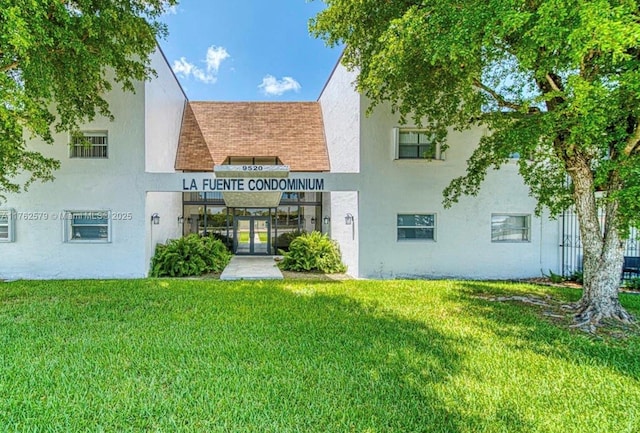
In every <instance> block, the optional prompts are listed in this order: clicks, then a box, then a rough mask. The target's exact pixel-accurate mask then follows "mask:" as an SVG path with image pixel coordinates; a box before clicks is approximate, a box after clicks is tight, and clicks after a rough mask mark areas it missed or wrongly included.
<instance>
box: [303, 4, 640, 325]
mask: <svg viewBox="0 0 640 433" xmlns="http://www.w3.org/2000/svg"><path fill="white" fill-rule="evenodd" d="M325 3H326V4H327V8H325V9H324V10H323V11H322V12H320V13H319V14H318V15H317V16H316V17H315V18H314V19H312V20H311V23H310V28H311V32H312V34H314V35H315V36H317V37H321V38H323V39H325V40H326V41H327V43H328V44H330V45H336V44H345V51H344V55H343V58H342V63H343V64H344V65H345V66H346V67H347V68H349V69H352V70H357V72H358V77H357V82H356V83H357V88H358V90H359V91H360V92H361V93H363V94H364V95H365V96H366V97H367V99H368V101H370V103H371V104H370V108H369V111H371V110H373V109H375V107H377V106H378V105H380V104H382V103H384V102H388V103H389V104H390V106H391V107H392V109H393V110H394V111H395V112H398V113H399V115H400V120H401V122H407V121H408V119H411V120H413V122H414V123H415V124H416V125H421V126H423V127H425V128H426V129H427V130H428V132H430V133H431V134H432V135H434V136H435V137H436V139H437V141H438V142H439V143H440V144H441V145H444V146H446V137H447V134H448V132H449V131H450V130H451V129H452V128H453V129H454V130H456V131H461V130H466V129H469V128H472V127H478V126H482V127H485V128H486V129H487V131H489V132H488V133H487V134H486V135H485V136H483V137H482V138H481V140H480V142H479V146H478V147H477V148H476V150H475V151H474V153H473V155H472V157H471V158H470V159H469V160H468V164H467V172H466V174H465V175H463V176H461V177H458V178H455V179H453V180H452V181H451V183H450V184H449V186H448V187H447V188H445V190H444V191H443V195H444V204H445V206H446V207H448V206H451V205H452V204H454V203H456V202H457V201H458V200H459V199H460V197H461V196H463V195H476V194H478V193H479V191H480V187H481V185H482V182H483V181H484V179H485V177H486V174H487V172H488V171H489V170H492V169H497V168H499V167H500V166H501V165H503V164H505V163H506V162H507V161H508V160H509V155H510V154H513V153H518V154H520V155H523V156H525V155H526V157H523V158H520V159H519V161H518V168H519V171H520V174H521V175H522V177H523V179H524V181H525V182H526V184H527V185H528V186H529V188H530V191H531V195H532V196H533V197H535V198H536V199H537V201H538V206H537V208H536V212H537V213H538V214H540V213H541V212H542V210H543V209H544V208H547V209H548V210H549V212H550V214H551V216H557V215H559V214H560V213H561V212H562V211H563V210H565V209H567V208H568V207H569V206H571V205H574V206H575V209H576V213H577V215H578V219H579V222H580V227H581V237H582V240H583V248H584V269H585V289H586V291H591V287H592V286H591V282H592V281H593V282H594V284H604V283H598V281H607V279H606V278H594V276H595V275H596V273H598V272H600V273H603V272H605V273H606V272H609V270H610V269H611V268H613V267H614V266H613V264H612V263H608V264H607V265H608V266H600V264H599V260H600V257H610V258H611V259H610V260H612V261H613V260H619V259H621V256H620V254H619V252H615V253H614V251H613V250H615V249H616V248H618V245H619V244H620V242H619V241H618V239H619V237H623V238H624V237H625V236H627V235H628V233H629V230H628V228H629V227H630V226H640V200H638V197H639V196H640V7H639V4H638V2H637V1H634V0H620V1H608V0H594V1H583V0H540V1H513V0H495V1H491V2H486V1H473V0H471V1H464V2H460V1H454V0H406V1H386V0H362V1H351V0H325ZM567 179H570V181H567ZM596 191H598V192H599V193H598V195H596ZM598 207H601V208H602V209H604V210H605V212H604V213H605V217H604V219H599V216H598V210H597V208H598ZM607 268H608V269H607ZM607 286H608V287H607V291H608V292H609V294H610V295H611V296H617V295H616V293H617V287H613V285H612V284H611V283H607ZM601 289H602V288H600V289H598V290H596V291H595V292H596V293H597V294H594V296H604V295H602V293H604V292H603V290H601ZM585 293H586V292H585ZM606 296H609V295H606ZM587 299H595V298H594V297H587ZM607 314H609V313H607Z"/></svg>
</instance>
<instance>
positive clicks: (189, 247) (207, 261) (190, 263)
mask: <svg viewBox="0 0 640 433" xmlns="http://www.w3.org/2000/svg"><path fill="white" fill-rule="evenodd" d="M229 260H231V253H230V252H229V250H227V247H226V246H225V245H224V244H223V243H222V242H221V241H219V240H218V239H214V238H212V237H200V236H198V235H197V234H195V233H192V234H190V235H187V236H185V237H183V238H180V239H172V240H170V241H168V242H167V243H166V244H160V245H158V246H157V247H156V251H155V254H154V255H153V258H152V259H151V271H150V272H149V275H150V276H151V277H188V276H197V275H202V274H206V273H208V272H222V270H223V269H224V268H225V266H227V264H228V263H229Z"/></svg>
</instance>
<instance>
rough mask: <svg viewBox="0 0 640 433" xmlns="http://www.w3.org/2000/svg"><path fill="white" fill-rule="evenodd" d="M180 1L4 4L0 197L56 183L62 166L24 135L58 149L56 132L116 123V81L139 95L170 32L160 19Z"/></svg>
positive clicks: (14, 0)
mask: <svg viewBox="0 0 640 433" xmlns="http://www.w3.org/2000/svg"><path fill="white" fill-rule="evenodd" d="M173 4H176V0H129V1H119V0H104V1H96V0H91V1H61V0H40V1H28V0H0V101H2V104H0V194H2V193H3V192H19V191H20V190H21V189H22V188H23V187H24V188H25V189H26V188H27V187H28V185H29V184H31V183H32V182H34V181H36V180H43V181H46V180H52V179H53V171H54V170H55V169H57V168H58V167H59V162H58V161H56V160H54V159H52V158H47V157H45V156H43V155H42V154H40V153H38V152H34V151H33V150H29V149H27V148H26V147H25V146H26V143H25V138H29V137H31V138H39V139H40V140H42V141H44V142H45V143H48V144H52V143H53V133H54V132H63V131H69V132H74V131H77V130H78V129H79V127H80V125H81V124H82V123H84V122H86V121H90V120H92V119H94V118H95V117H96V116H97V115H102V116H106V117H108V118H111V117H112V116H111V113H110V112H109V106H108V103H107V101H106V100H105V99H104V96H105V94H106V93H107V92H108V91H109V90H111V88H112V85H113V83H116V84H119V85H120V86H121V87H122V88H123V89H124V90H127V91H134V89H135V82H139V81H143V80H145V79H146V78H148V77H149V76H150V75H152V74H153V70H152V69H151V67H150V61H149V55H150V54H151V52H152V51H153V50H154V49H155V48H156V38H157V37H160V36H163V35H164V34H165V33H166V29H165V27H164V25H163V24H161V23H159V22H158V21H157V19H158V17H159V16H160V15H161V14H162V13H163V11H164V10H165V9H166V7H168V6H169V5H173ZM23 172H25V173H27V176H26V177H23V178H21V179H23V180H22V181H19V180H16V179H15V177H16V176H17V175H19V174H21V173H23ZM18 182H23V184H22V185H20V183H18ZM0 198H1V196H0Z"/></svg>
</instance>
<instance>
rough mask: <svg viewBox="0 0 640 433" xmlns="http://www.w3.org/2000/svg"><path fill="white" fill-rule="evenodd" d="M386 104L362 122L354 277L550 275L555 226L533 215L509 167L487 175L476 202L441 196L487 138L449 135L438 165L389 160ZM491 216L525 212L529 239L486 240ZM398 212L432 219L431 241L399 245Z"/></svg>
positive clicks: (394, 122)
mask: <svg viewBox="0 0 640 433" xmlns="http://www.w3.org/2000/svg"><path fill="white" fill-rule="evenodd" d="M398 126H399V124H398V119H397V118H396V117H395V116H393V115H392V114H390V110H389V109H388V107H384V106H381V107H378V108H377V109H376V110H374V112H373V114H372V115H371V116H370V117H364V116H363V117H362V127H361V134H362V139H361V146H362V147H361V155H362V161H361V176H362V181H361V185H362V187H361V191H360V224H359V227H360V268H359V270H360V276H361V277H372V278H394V277H428V278H439V277H456V278H482V279H494V278H523V277H532V276H539V275H540V272H541V269H544V270H545V271H547V270H548V269H554V271H555V270H557V267H556V266H555V265H553V266H552V263H555V262H556V261H557V259H556V258H557V244H555V245H554V243H553V242H550V241H549V240H550V239H553V240H556V239H557V223H555V222H553V221H549V220H548V219H547V218H543V219H542V220H541V219H538V218H536V217H535V215H534V209H535V201H534V200H533V199H532V198H531V197H529V195H528V194H529V191H528V188H527V187H526V186H525V185H524V183H523V182H522V178H521V177H520V176H519V174H518V173H517V167H516V165H515V164H513V163H510V164H507V165H506V166H504V167H503V168H502V169H501V170H499V171H492V172H490V173H489V174H488V176H487V179H486V180H485V182H484V183H483V185H482V190H481V192H480V194H479V195H478V196H477V197H462V198H461V199H460V201H459V203H457V204H454V205H453V206H452V207H451V208H450V209H445V208H444V207H443V205H442V200H443V197H442V191H443V189H444V188H445V187H446V186H447V185H448V184H449V182H450V181H451V180H452V179H453V178H455V177H458V176H461V175H463V174H464V173H465V169H466V161H467V159H468V158H469V157H470V156H471V153H472V152H473V149H474V148H475V147H476V146H477V143H478V140H479V139H480V137H481V136H482V135H483V134H485V133H487V131H486V130H483V129H482V128H477V129H474V130H471V131H465V132H454V131H451V132H450V134H449V137H448V143H449V149H447V151H446V155H445V160H444V161H440V160H433V161H430V160H397V159H394V151H393V148H394V140H393V132H392V131H393V128H394V127H398ZM492 213H504V214H527V215H531V235H530V241H529V242H513V243H506V242H505V243H497V242H492V241H491V215H492ZM398 214H434V215H435V218H436V228H435V240H399V239H398V230H397V215H398Z"/></svg>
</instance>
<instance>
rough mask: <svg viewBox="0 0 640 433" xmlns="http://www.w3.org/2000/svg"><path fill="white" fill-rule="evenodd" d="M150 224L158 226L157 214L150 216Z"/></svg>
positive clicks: (158, 218)
mask: <svg viewBox="0 0 640 433" xmlns="http://www.w3.org/2000/svg"><path fill="white" fill-rule="evenodd" d="M151 224H153V225H155V226H157V225H158V224H160V215H158V213H157V212H156V213H154V214H153V215H151Z"/></svg>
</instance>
